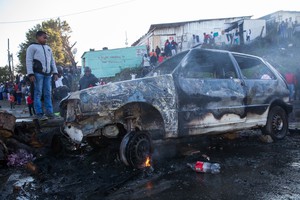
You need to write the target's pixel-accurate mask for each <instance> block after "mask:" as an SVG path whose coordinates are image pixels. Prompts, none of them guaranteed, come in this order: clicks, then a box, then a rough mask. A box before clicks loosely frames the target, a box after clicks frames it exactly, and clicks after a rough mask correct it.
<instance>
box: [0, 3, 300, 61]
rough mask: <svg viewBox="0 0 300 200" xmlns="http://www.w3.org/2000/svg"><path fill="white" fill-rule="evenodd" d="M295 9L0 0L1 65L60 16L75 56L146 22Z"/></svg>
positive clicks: (130, 37) (131, 35)
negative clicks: (30, 35) (46, 23)
mask: <svg viewBox="0 0 300 200" xmlns="http://www.w3.org/2000/svg"><path fill="white" fill-rule="evenodd" d="M279 10H286V11H300V2H299V0H252V1H238V0H214V1H203V0H183V1H175V0H150V1H149V0H84V1H79V0H73V1H70V0H51V1H41V0H0V67H2V66H5V65H7V64H8V61H7V60H8V59H7V50H8V39H9V40H10V52H11V53H12V54H13V57H14V64H17V63H18V59H17V52H18V51H19V50H20V49H19V44H21V43H22V42H24V41H25V38H26V37H25V36H26V33H27V32H28V30H29V29H31V28H33V27H34V26H35V25H37V24H40V23H41V22H42V21H46V20H49V19H51V18H53V19H56V18H57V17H60V18H61V20H65V21H67V23H68V24H69V25H70V27H71V29H72V33H71V39H70V40H71V42H77V44H76V46H75V47H76V48H77V50H78V51H77V54H76V60H77V61H79V65H81V61H80V57H81V56H82V54H83V53H84V52H85V51H88V50H89V49H90V48H94V49H96V50H100V49H102V47H108V48H109V49H113V48H122V47H125V46H126V45H125V43H126V35H127V42H128V46H130V45H131V44H132V43H133V42H135V41H136V40H138V39H139V38H140V37H141V36H143V35H144V34H146V33H147V31H148V29H149V27H150V25H151V24H160V23H170V22H181V21H190V20H199V19H212V18H226V17H238V16H253V17H252V19H256V18H259V17H261V16H264V15H267V14H270V13H273V12H276V11H279ZM126 33H127V34H126Z"/></svg>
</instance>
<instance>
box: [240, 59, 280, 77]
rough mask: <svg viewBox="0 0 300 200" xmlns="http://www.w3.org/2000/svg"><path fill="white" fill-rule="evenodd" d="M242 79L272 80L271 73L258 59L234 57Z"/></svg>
mask: <svg viewBox="0 0 300 200" xmlns="http://www.w3.org/2000/svg"><path fill="white" fill-rule="evenodd" d="M234 58H235V59H236V61H237V63H238V65H239V67H240V69H241V72H242V74H243V78H244V79H256V80H257V79H261V80H270V79H272V80H274V79H275V75H274V74H273V72H272V71H271V70H270V69H269V68H268V67H267V66H266V65H265V64H264V63H263V62H261V61H260V60H259V59H256V58H249V57H245V56H238V55H234Z"/></svg>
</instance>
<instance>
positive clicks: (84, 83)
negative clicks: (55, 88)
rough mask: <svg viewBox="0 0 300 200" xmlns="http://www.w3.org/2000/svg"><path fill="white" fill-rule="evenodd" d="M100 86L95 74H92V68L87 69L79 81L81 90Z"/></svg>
mask: <svg viewBox="0 0 300 200" xmlns="http://www.w3.org/2000/svg"><path fill="white" fill-rule="evenodd" d="M98 84H99V80H98V79H97V78H96V76H95V75H94V74H92V70H91V68H89V67H85V68H84V75H83V77H81V79H80V80H79V90H83V89H86V88H90V87H94V86H96V85H98Z"/></svg>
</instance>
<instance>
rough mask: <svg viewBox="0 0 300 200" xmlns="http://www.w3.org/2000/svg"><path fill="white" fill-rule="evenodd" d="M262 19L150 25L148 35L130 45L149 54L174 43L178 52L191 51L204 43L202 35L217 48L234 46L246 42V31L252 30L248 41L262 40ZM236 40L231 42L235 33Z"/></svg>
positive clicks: (228, 19) (210, 20) (226, 19)
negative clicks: (142, 48) (210, 39)
mask: <svg viewBox="0 0 300 200" xmlns="http://www.w3.org/2000/svg"><path fill="white" fill-rule="evenodd" d="M265 26H266V23H265V20H263V19H251V16H242V17H229V18H218V19H202V20H195V21H185V22H177V23H165V24H153V25H151V26H150V28H149V30H148V32H147V33H146V34H145V35H144V36H143V37H141V38H140V39H139V40H137V41H136V42H135V43H133V44H132V46H139V45H146V46H147V47H148V51H149V50H150V51H151V50H152V49H155V48H156V46H158V47H160V48H164V43H165V41H166V40H167V39H168V40H169V41H172V40H174V41H176V43H177V44H178V49H177V50H178V51H183V50H186V49H190V48H192V47H194V46H197V45H199V44H203V43H204V34H210V35H211V36H213V37H214V42H215V44H216V45H220V46H224V45H234V44H241V43H245V42H249V41H246V34H247V31H249V30H251V37H250V38H251V40H252V39H255V38H256V37H264V36H265V34H266V30H265ZM236 32H237V33H238V34H237V35H238V36H237V37H238V39H239V40H236V41H237V42H235V41H234V35H235V33H236Z"/></svg>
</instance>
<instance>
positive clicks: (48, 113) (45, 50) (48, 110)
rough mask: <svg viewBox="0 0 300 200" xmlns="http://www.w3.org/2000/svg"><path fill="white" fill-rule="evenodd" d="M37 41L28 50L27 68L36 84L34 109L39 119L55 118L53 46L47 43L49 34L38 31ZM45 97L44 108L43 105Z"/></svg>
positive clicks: (55, 77) (31, 80)
mask: <svg viewBox="0 0 300 200" xmlns="http://www.w3.org/2000/svg"><path fill="white" fill-rule="evenodd" d="M36 40H37V43H32V44H31V45H30V46H29V47H28V48H27V51H26V68H27V74H28V76H29V79H30V82H32V83H33V84H34V100H33V101H34V109H35V112H36V117H37V119H38V120H47V119H48V118H54V117H55V115H54V114H53V106H52V98H51V89H52V88H51V75H52V74H53V76H54V79H55V80H57V69H56V65H55V61H54V58H53V54H52V50H51V48H50V47H49V46H48V45H47V44H46V41H47V34H46V32H44V31H38V32H37V33H36ZM42 95H43V97H44V107H45V108H44V110H45V112H44V111H43V106H42V101H41V98H42Z"/></svg>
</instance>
